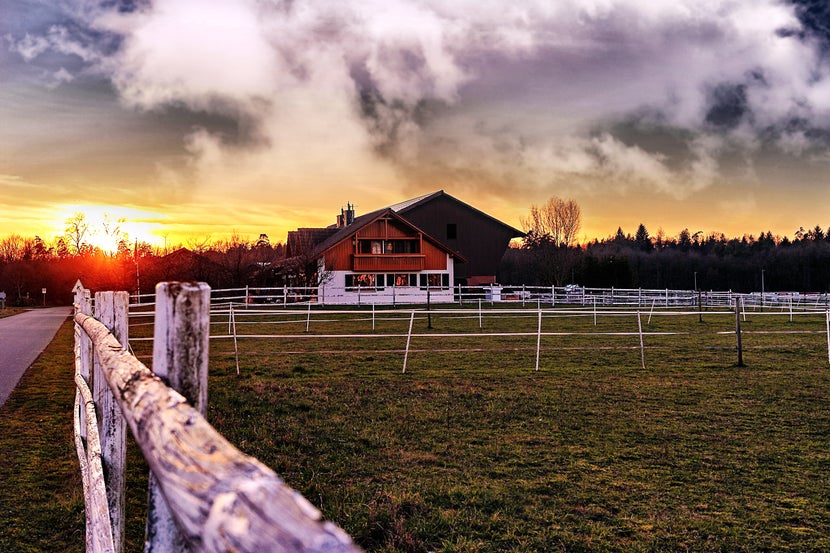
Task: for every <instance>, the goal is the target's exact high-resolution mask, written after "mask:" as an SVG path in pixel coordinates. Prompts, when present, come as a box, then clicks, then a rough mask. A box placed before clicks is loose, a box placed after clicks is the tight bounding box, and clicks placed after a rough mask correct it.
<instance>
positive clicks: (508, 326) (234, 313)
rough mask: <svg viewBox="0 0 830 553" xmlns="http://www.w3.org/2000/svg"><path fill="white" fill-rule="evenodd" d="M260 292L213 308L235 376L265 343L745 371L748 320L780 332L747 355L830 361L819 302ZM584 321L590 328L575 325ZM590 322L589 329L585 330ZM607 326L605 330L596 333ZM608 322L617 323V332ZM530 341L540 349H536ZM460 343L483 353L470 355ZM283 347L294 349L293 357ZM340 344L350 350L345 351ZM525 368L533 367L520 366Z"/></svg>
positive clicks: (222, 297) (145, 314)
mask: <svg viewBox="0 0 830 553" xmlns="http://www.w3.org/2000/svg"><path fill="white" fill-rule="evenodd" d="M240 292H243V294H239V293H240ZM254 292H255V290H252V289H235V290H224V291H219V293H218V294H216V295H217V296H218V297H217V298H214V303H213V304H212V306H211V321H212V322H211V325H212V329H211V339H212V340H218V341H226V343H227V342H231V343H232V348H233V349H232V352H230V353H231V354H232V355H233V356H234V358H235V363H236V371H237V373H239V372H240V370H241V369H240V354H242V355H246V354H248V355H249V357H250V356H251V355H253V356H257V355H260V354H265V355H268V353H267V352H268V350H269V348H268V347H267V346H266V345H265V342H267V341H273V342H275V343H279V342H280V341H281V342H282V343H283V345H277V346H276V347H275V349H273V350H272V351H271V352H270V353H271V354H278V355H280V356H282V357H284V356H287V355H304V354H319V353H323V354H335V355H336V354H338V353H371V352H375V353H382V354H383V355H384V357H385V358H386V359H387V360H389V361H392V360H393V359H395V357H396V356H398V355H400V358H401V359H402V365H403V366H402V372H407V366H408V362H409V361H410V354H411V353H414V354H418V353H420V352H421V351H423V352H434V351H435V350H436V348H441V352H442V353H447V354H453V353H463V354H468V353H469V354H472V353H478V352H484V351H489V352H493V353H496V352H499V351H502V352H504V351H511V352H516V353H518V352H520V351H527V350H531V351H533V352H534V353H535V361H534V366H535V369H536V370H537V371H538V370H539V368H540V362H541V360H542V359H541V358H542V355H543V354H544V353H545V352H552V351H556V350H557V349H562V350H563V351H565V350H568V351H575V350H580V349H582V350H602V349H604V350H609V349H619V350H634V349H636V350H638V353H639V356H638V357H639V358H638V359H637V360H638V361H639V364H640V365H641V366H642V368H646V349H647V347H648V348H649V349H655V350H656V349H658V348H664V349H665V348H672V347H673V345H676V346H680V345H682V344H683V343H684V342H685V343H688V342H689V341H696V342H697V343H698V344H699V346H700V347H705V345H704V344H705V343H708V344H709V350H710V351H725V350H724V348H729V347H734V349H735V351H736V353H737V356H738V365H742V364H743V357H742V348H743V346H742V339H741V334H742V331H741V325H740V323H741V321H744V322H746V320H747V314H751V316H752V317H753V318H754V319H756V320H759V321H760V320H762V319H769V320H772V321H773V323H774V324H773V326H770V325H769V324H767V325H766V327H767V328H766V329H758V328H756V327H750V328H749V329H748V330H744V332H743V333H744V334H750V335H752V336H753V339H752V340H750V345H749V347H750V348H755V347H764V346H755V345H754V344H757V343H758V342H757V340H756V339H755V338H756V337H758V338H760V337H761V336H763V335H766V336H767V337H768V338H770V339H771V338H772V336H774V335H778V336H779V337H780V336H782V335H786V336H788V337H791V338H794V337H795V336H796V335H801V336H802V337H804V338H805V339H807V340H808V341H810V343H812V344H813V345H812V346H811V347H815V346H816V345H818V344H817V343H816V342H815V340H814V339H813V338H807V337H808V336H815V335H816V334H826V338H827V359H828V360H829V361H830V310H828V309H826V308H825V307H824V306H823V305H822V303H821V301H820V300H819V301H817V300H816V298H818V297H819V296H818V295H815V297H811V298H809V300H805V298H804V297H801V298H799V301H798V302H794V301H787V302H781V303H779V304H778V305H777V306H776V307H772V306H770V305H769V304H767V305H765V306H764V307H763V308H762V307H761V305H760V304H759V303H755V302H753V301H752V299H753V297H752V296H751V295H740V294H731V293H726V294H728V295H724V296H723V297H722V300H724V301H727V303H724V304H723V305H716V306H711V304H710V306H709V307H706V306H701V307H698V306H696V305H695V306H691V307H688V306H687V307H676V306H673V305H672V304H671V302H669V306H666V302H665V301H661V302H658V301H657V300H656V299H655V298H653V297H651V298H650V300H651V301H650V302H648V303H645V301H641V298H644V297H648V294H645V293H640V292H639V291H626V292H627V293H626V294H622V295H620V294H617V292H618V291H616V290H615V291H614V295H613V298H615V300H619V299H622V301H623V303H622V304H618V305H608V304H606V305H601V304H600V303H599V302H596V301H592V302H591V303H590V304H588V305H585V306H582V305H580V304H576V305H574V304H565V303H560V304H558V305H557V306H552V305H550V304H548V303H546V302H543V301H542V299H541V298H538V297H537V299H536V300H535V301H532V300H529V299H528V300H524V301H520V300H519V301H517V300H508V301H507V302H505V301H502V302H501V303H496V302H495V301H487V300H485V299H483V298H481V297H479V298H477V299H474V300H473V299H470V298H467V299H466V300H464V303H463V304H461V305H458V304H456V305H448V304H443V305H440V306H435V305H433V306H430V305H423V304H422V305H415V304H408V305H404V304H401V305H397V306H391V305H388V304H386V305H379V306H376V305H374V304H372V305H361V306H339V307H338V308H332V307H328V306H324V305H320V304H318V303H316V302H315V301H313V298H312V301H305V302H294V303H287V304H280V303H276V304H275V303H271V302H264V301H262V299H263V298H265V297H268V296H256V295H254ZM608 292H609V298H610V297H612V296H611V291H610V289H609V290H608ZM661 293H662V292H661ZM682 294H683V292H682V291H676V292H674V293H671V294H669V297H674V298H682V297H683V295H682ZM805 296H806V295H805ZM593 297H594V298H596V297H599V296H596V295H595V296H593ZM626 297H627V298H638V301H637V302H635V303H634V305H627V304H626V303H625V301H626V300H625V299H624V298H626ZM662 298H663V299H665V293H662ZM768 299H770V300H771V298H768ZM790 299H793V298H792V297H791V298H790ZM238 300H241V301H238ZM149 306H150V304H147V303H144V304H133V305H131V314H130V319H131V324H132V325H133V329H134V330H135V331H136V333H137V334H138V337H134V338H132V339H131V341H132V342H133V343H135V344H136V345H138V343H140V342H143V341H149V340H151V338H150V337H149V336H148V335H147V330H146V329H147V328H149V327H150V326H152V322H150V321H151V319H152V317H153V313H152V311H151V310H149ZM704 318H705V319H706V320H707V322H709V323H710V324H709V325H705V326H691V327H690V326H685V327H682V326H681V327H678V325H677V324H673V325H663V326H662V328H661V325H659V324H658V325H655V326H652V319H658V320H659V319H662V320H663V321H666V320H670V319H675V320H676V321H678V320H685V321H686V323H688V324H691V321H696V322H701V323H702V322H703V320H704ZM782 319H788V321H789V323H796V324H794V325H790V326H787V327H786V328H784V327H777V328H776V326H775V325H777V324H778V323H779V322H781V321H782ZM438 320H440V323H437V326H434V325H433V324H432V323H433V321H438ZM580 320H581V321H583V322H582V323H578V322H576V321H580ZM586 320H587V321H588V322H587V323H586V322H584V321H586ZM591 320H592V322H593V325H591ZM600 321H604V322H603V323H602V324H599V322H600ZM611 321H616V322H615V323H613V324H611V323H610V322H611ZM799 321H803V322H802V323H799ZM804 325H807V327H805V326H804ZM810 325H811V326H810ZM141 327H144V328H141ZM425 327H426V328H425ZM729 335H732V337H731V338H730V336H729ZM142 336H147V337H142ZM568 337H570V338H571V340H572V341H574V340H576V341H579V340H581V341H582V344H587V345H585V346H584V347H579V346H576V347H574V346H573V345H570V346H564V347H562V346H561V345H560V344H561V343H562V340H563V339H567V338H568ZM379 340H383V344H384V345H383V346H382V347H380V349H378V346H376V345H375V344H377V343H379ZM531 340H532V341H533V342H534V346H531V345H530V342H531ZM704 340H708V342H704ZM729 340H734V341H732V342H731V344H732V345H728V342H729ZM413 343H416V344H424V343H428V346H426V349H423V350H419V349H417V345H416V347H411V346H412V345H413ZM462 343H469V344H473V343H477V344H481V345H479V346H466V345H463V344H462ZM779 343H780V342H779ZM285 344H290V346H289V347H288V348H286V347H285ZM329 344H330V346H329ZM343 344H346V346H345V347H348V348H351V349H343V347H344V346H343ZM361 344H365V347H364V346H363V345H361ZM398 344H399V345H398ZM487 344H490V345H489V346H488V345H487ZM494 344H495V345H494ZM499 344H500V345H499ZM790 345H792V344H790ZM251 347H253V348H254V350H251V349H250V348H251ZM421 347H423V346H421ZM498 348H501V349H498ZM393 362H394V361H393ZM520 363H522V364H523V366H527V365H526V364H524V362H523V361H521V359H520Z"/></svg>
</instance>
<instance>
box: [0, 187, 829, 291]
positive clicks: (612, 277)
mask: <svg viewBox="0 0 830 553" xmlns="http://www.w3.org/2000/svg"><path fill="white" fill-rule="evenodd" d="M522 224H523V225H524V227H525V230H526V236H525V238H524V239H523V241H522V243H521V244H520V245H519V246H518V247H511V248H509V249H508V251H507V252H506V253H505V255H504V258H503V259H502V263H501V267H500V270H499V274H498V280H499V282H501V283H503V284H528V285H542V286H551V285H556V286H564V285H566V284H578V285H581V286H588V287H612V286H613V287H617V288H655V289H663V288H670V289H689V290H691V289H694V288H695V286H697V288H698V289H700V290H733V291H735V292H753V291H760V290H761V289H762V287H763V288H764V290H766V291H779V290H790V291H803V292H808V291H809V292H826V291H830V229H827V230H826V231H825V230H824V229H823V228H822V227H821V226H815V227H812V228H810V229H807V230H805V229H804V228H800V229H799V230H798V231H796V232H795V233H794V236H793V238H792V239H789V238H788V237H780V236H773V234H772V233H771V232H770V231H763V232H760V233H759V234H758V235H757V236H754V235H751V234H749V235H744V236H741V237H731V238H729V237H727V236H725V235H724V234H721V233H709V234H704V233H702V232H694V233H692V232H690V231H689V230H688V229H683V230H682V231H680V233H679V234H678V235H676V236H666V235H665V234H664V233H663V231H662V230H658V231H657V233H656V234H655V235H651V234H650V233H649V231H648V230H647V228H646V226H645V225H644V224H641V225H639V227H638V228H637V229H636V231H635V232H634V234H633V235H632V234H627V233H625V232H624V231H623V230H622V229H621V228H619V229H618V230H617V232H616V233H615V234H614V235H612V236H609V237H607V238H604V239H594V240H592V241H590V242H588V243H585V244H579V243H578V242H577V233H578V232H579V229H580V228H581V209H580V208H579V206H578V205H577V204H576V203H575V202H573V201H572V200H562V199H560V198H556V197H553V198H551V199H550V200H549V201H548V202H547V203H545V204H543V205H542V206H532V207H531V209H530V212H529V216H528V217H527V218H526V219H523V220H522ZM93 231H94V232H99V233H100V232H107V233H109V234H108V236H110V237H111V238H113V241H112V242H111V243H112V244H114V245H115V247H114V248H112V249H107V250H104V249H102V248H100V247H97V246H95V245H93V243H92V242H91V241H90V240H89V239H88V238H89V237H90V236H91V235H92V234H93ZM298 249H299V250H302V251H292V252H290V254H291V258H290V259H287V258H286V247H285V246H284V244H282V243H279V242H278V243H276V244H272V243H271V241H270V240H269V238H268V236H267V235H266V234H261V235H260V236H259V237H258V238H257V239H255V240H250V239H247V238H244V237H241V236H239V235H238V234H236V233H234V234H232V235H231V236H230V237H229V238H226V239H222V240H217V241H210V240H208V239H203V240H191V241H189V242H188V243H187V244H185V245H177V246H175V247H168V246H153V245H150V244H147V243H142V242H138V241H130V239H129V236H127V235H126V234H125V233H123V232H121V231H120V227H119V225H118V221H114V222H112V224H110V225H109V226H108V227H107V228H106V229H103V230H101V229H98V230H95V229H91V228H89V225H88V224H87V222H86V221H85V220H84V218H83V217H82V216H79V215H76V216H74V217H72V218H71V219H69V220H67V222H66V232H65V233H64V235H62V236H60V237H58V238H56V239H55V240H53V241H52V242H47V241H44V240H42V239H41V238H40V237H38V236H35V237H31V238H29V237H21V236H19V235H14V234H13V235H10V236H7V237H5V238H2V239H0V291H2V292H6V295H7V303H8V304H9V305H36V304H40V303H41V302H42V301H43V297H42V295H41V290H42V289H43V288H46V289H47V297H46V300H47V303H50V304H68V303H69V302H70V301H71V289H72V287H73V285H74V283H75V281H76V280H78V279H80V280H81V281H82V282H83V283H84V285H85V286H86V287H87V288H90V289H92V290H127V291H129V292H131V293H133V294H135V293H141V294H147V293H151V292H152V291H153V290H154V287H155V285H156V283H158V282H161V281H165V280H200V281H204V282H207V283H208V284H210V286H211V287H213V288H215V289H216V288H237V287H245V286H253V287H266V286H282V285H283V284H289V285H300V286H309V285H310V286H313V285H315V284H317V282H316V281H313V279H311V278H310V277H309V276H308V275H310V274H312V273H313V271H312V270H309V269H308V267H309V266H311V265H314V266H316V264H314V263H313V261H314V260H311V259H310V258H308V259H307V258H306V257H307V256H306V257H304V255H305V254H307V253H308V251H309V250H310V248H305V249H303V248H298V247H297V245H296V244H295V245H294V247H293V250H298Z"/></svg>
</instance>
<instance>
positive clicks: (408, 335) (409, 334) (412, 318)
mask: <svg viewBox="0 0 830 553" xmlns="http://www.w3.org/2000/svg"><path fill="white" fill-rule="evenodd" d="M414 322H415V311H414V310H413V311H412V315H411V316H410V317H409V332H407V333H406V351H405V352H404V354H403V371H401V372H402V373H405V372H406V362H407V361H408V360H409V343H410V341H411V340H412V323H414Z"/></svg>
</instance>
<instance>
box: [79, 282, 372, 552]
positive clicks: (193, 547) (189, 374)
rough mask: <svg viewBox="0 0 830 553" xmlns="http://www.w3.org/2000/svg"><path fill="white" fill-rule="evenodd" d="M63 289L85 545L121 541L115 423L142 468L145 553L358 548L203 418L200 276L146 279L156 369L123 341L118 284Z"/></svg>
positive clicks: (204, 339) (116, 548) (204, 308)
mask: <svg viewBox="0 0 830 553" xmlns="http://www.w3.org/2000/svg"><path fill="white" fill-rule="evenodd" d="M73 291H74V292H75V315H74V321H75V383H76V386H77V394H76V401H75V408H74V419H75V445H76V448H77V452H78V459H79V464H80V468H81V475H82V482H83V488H84V501H85V507H86V515H87V517H86V549H87V552H96V553H98V552H113V553H122V552H123V551H124V543H125V540H124V520H125V516H124V460H125V428H126V427H129V428H130V430H131V432H132V434H133V437H134V438H135V441H136V442H137V444H138V446H139V447H140V449H141V451H142V453H143V454H144V457H145V458H146V460H147V462H148V464H149V466H150V471H151V481H150V491H149V493H148V516H147V530H146V541H145V549H144V550H145V551H146V552H158V553H162V552H164V553H166V552H178V551H205V552H219V551H239V552H251V553H254V552H257V553H259V552H267V551H285V552H300V551H302V552H324V551H325V552H355V551H359V549H358V548H357V547H356V546H355V545H354V544H353V542H352V540H351V538H350V537H349V536H348V535H346V534H345V532H343V531H342V530H341V529H340V528H338V527H337V526H336V525H334V524H333V523H330V522H324V521H322V520H321V514H320V512H319V511H318V510H317V509H316V508H315V507H314V506H313V505H311V504H310V503H309V502H308V501H307V500H306V499H305V498H303V497H302V496H301V495H300V494H299V493H298V492H296V491H294V490H292V489H291V488H289V487H288V486H287V485H286V484H285V483H284V482H283V481H282V480H281V479H280V478H279V477H278V476H277V475H276V474H275V473H274V472H273V471H272V470H271V469H269V468H268V467H266V466H265V465H263V464H262V463H260V462H259V461H257V460H256V459H254V458H252V457H250V456H247V455H245V454H244V453H242V452H241V451H239V450H238V449H236V448H235V447H234V446H232V445H231V444H230V443H229V442H228V441H227V440H226V439H225V438H223V437H222V436H221V435H220V434H219V433H218V432H217V431H216V430H215V429H214V428H213V427H212V426H211V425H210V424H208V422H207V421H206V420H205V417H204V411H205V407H206V402H207V362H208V338H209V317H210V313H209V311H210V289H209V287H208V286H207V285H205V284H203V283H162V284H160V285H159V286H158V287H157V292H156V299H155V304H156V308H155V320H154V344H153V369H154V371H155V374H154V373H153V372H151V371H150V370H149V369H148V368H147V367H146V366H144V365H143V364H142V363H141V362H140V361H138V359H136V358H135V357H134V356H133V355H132V354H131V353H130V352H129V351H128V350H127V349H126V347H127V329H128V324H127V308H128V299H129V296H128V294H127V293H126V292H98V293H96V294H95V298H94V304H93V302H92V301H91V298H90V293H89V291H87V290H85V289H84V288H83V286H82V285H81V283H80V282H78V283H77V284H76V286H75V288H74V290H73ZM93 313H94V315H93ZM162 379H165V380H166V381H167V383H165V382H164V381H163V380H162ZM168 384H169V386H168ZM171 386H172V387H171ZM90 388H91V389H90ZM174 388H176V389H174ZM177 390H178V391H177Z"/></svg>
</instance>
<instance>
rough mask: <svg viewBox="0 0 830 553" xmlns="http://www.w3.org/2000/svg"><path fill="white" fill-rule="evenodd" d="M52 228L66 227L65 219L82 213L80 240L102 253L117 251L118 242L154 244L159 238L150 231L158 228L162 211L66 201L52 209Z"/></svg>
mask: <svg viewBox="0 0 830 553" xmlns="http://www.w3.org/2000/svg"><path fill="white" fill-rule="evenodd" d="M55 213H56V214H55V216H54V219H53V221H54V223H53V226H54V228H53V231H54V233H55V234H56V235H60V234H63V233H64V232H66V230H67V226H68V222H69V221H70V220H72V219H73V218H74V217H76V216H77V215H79V214H80V215H82V216H83V221H84V222H85V223H86V225H87V228H86V231H85V233H84V236H83V241H84V242H85V243H86V244H88V245H90V246H92V247H94V248H96V249H99V250H101V251H103V252H105V253H110V254H111V253H115V252H117V251H118V244H119V242H121V241H124V242H126V243H128V244H134V243H135V242H143V243H148V244H151V245H158V244H159V243H160V242H161V241H162V239H161V238H160V237H159V236H158V235H156V234H154V231H156V230H158V229H160V228H161V223H160V222H159V221H160V220H162V219H164V216H163V215H160V214H158V213H153V212H150V211H143V210H139V209H130V208H125V207H119V206H112V205H82V204H67V205H62V206H59V207H58V209H56V210H55Z"/></svg>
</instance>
